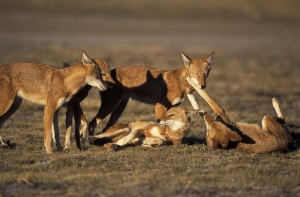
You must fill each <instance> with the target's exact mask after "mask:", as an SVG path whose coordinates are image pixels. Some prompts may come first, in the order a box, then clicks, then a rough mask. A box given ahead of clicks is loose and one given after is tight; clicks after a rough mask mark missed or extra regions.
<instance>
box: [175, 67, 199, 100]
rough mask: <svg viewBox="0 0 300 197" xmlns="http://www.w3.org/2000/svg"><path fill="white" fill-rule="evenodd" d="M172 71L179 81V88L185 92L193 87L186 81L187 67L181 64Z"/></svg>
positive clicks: (188, 91)
mask: <svg viewBox="0 0 300 197" xmlns="http://www.w3.org/2000/svg"><path fill="white" fill-rule="evenodd" d="M173 72H174V75H175V76H176V77H177V78H178V79H179V81H180V86H181V89H182V90H184V91H185V93H186V94H189V93H191V92H192V91H193V90H194V88H193V87H192V86H191V85H190V84H189V83H188V82H187V81H186V77H187V76H189V72H188V69H187V68H186V67H185V66H183V67H181V68H179V69H177V70H174V71H173Z"/></svg>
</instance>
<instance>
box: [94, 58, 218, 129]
mask: <svg viewBox="0 0 300 197" xmlns="http://www.w3.org/2000/svg"><path fill="white" fill-rule="evenodd" d="M213 56H214V53H211V54H210V55H208V56H206V57H205V58H203V59H191V58H189V57H188V56H187V55H185V54H184V53H182V59H183V62H184V66H183V67H181V68H178V69H177V70H163V69H157V68H150V67H145V66H124V67H119V68H116V69H113V70H112V71H111V76H112V78H113V79H114V81H115V83H116V84H115V85H113V86H114V88H113V89H111V90H107V91H104V92H100V95H101V107H100V109H99V111H98V114H97V115H96V117H95V118H94V119H93V120H92V121H91V122H90V124H89V131H90V135H94V130H95V128H96V126H97V124H99V123H100V122H101V121H102V120H103V119H104V118H105V117H106V116H108V115H109V114H111V117H110V119H109V121H108V123H107V125H106V127H105V128H104V129H103V130H104V131H105V130H106V129H107V128H108V127H110V126H112V125H114V124H115V123H116V122H117V121H118V119H119V118H120V116H121V114H122V113H123V111H124V109H125V107H126V105H127V103H128V101H129V99H130V98H132V99H134V100H137V101H141V102H143V103H147V104H153V105H155V112H156V119H157V120H158V121H159V120H160V119H161V118H162V117H163V116H164V115H165V113H166V111H167V110H168V109H170V108H171V107H173V106H177V105H179V104H180V103H181V102H182V101H183V100H184V98H185V97H186V96H187V97H188V98H189V99H194V97H193V96H192V94H191V93H192V92H193V91H194V88H193V87H192V86H191V85H190V84H189V83H188V82H187V81H186V77H187V76H189V77H190V78H191V79H192V80H193V81H194V82H195V83H196V84H197V86H199V87H200V88H201V89H204V88H205V87H206V78H207V77H208V75H209V72H210V69H211V67H210V65H211V63H212V60H213Z"/></svg>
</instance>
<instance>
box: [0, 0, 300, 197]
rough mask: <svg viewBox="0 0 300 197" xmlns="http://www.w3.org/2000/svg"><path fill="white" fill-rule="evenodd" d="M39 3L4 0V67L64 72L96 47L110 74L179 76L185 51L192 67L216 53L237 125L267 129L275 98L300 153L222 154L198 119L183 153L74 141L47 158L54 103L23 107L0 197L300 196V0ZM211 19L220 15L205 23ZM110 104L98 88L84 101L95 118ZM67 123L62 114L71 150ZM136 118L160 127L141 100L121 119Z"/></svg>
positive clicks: (213, 85)
mask: <svg viewBox="0 0 300 197" xmlns="http://www.w3.org/2000/svg"><path fill="white" fill-rule="evenodd" d="M29 2H30V3H29V4H24V5H23V4H22V3H21V4H14V3H11V2H10V3H3V2H1V5H2V6H1V12H0V17H1V19H2V20H0V26H1V30H0V62H1V65H3V64H6V63H11V62H19V61H30V62H31V61H32V62H40V63H48V64H52V65H54V66H57V67H62V63H63V62H69V63H74V62H75V60H78V59H79V58H80V53H81V51H82V50H85V51H86V52H87V53H88V54H89V55H90V56H92V57H99V58H103V59H105V60H106V61H107V62H108V63H109V64H110V66H111V68H115V67H118V66H123V65H129V64H131V65H147V66H151V67H160V68H165V69H176V68H179V67H180V66H182V65H183V62H182V59H181V56H180V52H181V51H183V52H185V53H186V54H188V55H189V56H191V57H193V58H200V57H204V56H206V55H208V54H209V53H211V52H212V51H214V52H215V58H214V60H213V64H212V71H211V74H210V76H209V78H208V81H207V82H208V86H207V89H206V90H207V92H208V93H209V94H210V95H212V96H213V97H214V98H215V99H216V100H217V101H218V102H219V103H220V104H221V106H222V107H223V108H224V109H225V110H226V113H227V114H228V115H229V117H230V118H231V119H232V120H234V121H245V122H249V123H258V124H260V121H261V119H262V117H263V116H264V115H266V114H275V111H274V109H273V108H272V104H271V98H272V97H277V98H278V99H279V102H280V104H281V108H282V111H283V113H284V115H285V116H286V120H287V127H288V129H289V130H290V131H291V132H292V133H293V135H294V140H295V142H294V149H293V150H291V151H290V152H288V153H285V154H275V153H273V154H251V153H246V152H240V151H236V150H216V151H212V150H210V149H209V148H207V146H206V145H205V126H204V124H203V121H202V119H201V117H199V116H195V117H193V119H192V122H193V126H192V128H191V130H190V133H189V135H188V137H187V139H186V141H185V142H186V143H185V144H183V145H180V146H179V147H176V148H174V147H160V148H153V149H147V148H143V147H130V148H126V149H122V150H120V151H118V152H112V151H109V150H106V149H104V148H103V147H98V146H92V145H88V144H86V145H85V150H84V151H78V150H77V149H76V146H75V142H74V136H72V148H71V149H70V150H68V151H64V152H56V153H54V154H53V155H46V154H45V150H44V148H43V106H38V105H35V104H32V103H29V102H26V101H24V102H23V104H22V106H21V108H20V110H19V111H18V112H17V113H16V114H15V115H14V116H13V117H12V118H11V119H10V120H9V121H7V123H6V124H5V125H4V126H3V127H2V128H1V136H2V137H3V138H4V139H5V140H11V142H12V143H14V144H15V148H14V149H0V173H1V175H0V196H259V195H261V196H262V195H263V196H300V170H299V164H300V150H299V146H300V137H299V135H300V110H299V109H300V99H299V98H300V88H299V87H300V80H299V76H300V71H299V66H300V57H299V51H300V48H299V46H300V38H299V33H300V27H299V25H298V23H297V20H298V19H299V15H298V14H297V13H298V12H295V11H294V9H295V7H297V6H296V5H297V4H298V2H297V1H285V4H281V3H280V2H281V1H278V2H277V1H276V2H275V3H273V4H274V5H272V6H270V8H269V5H268V6H266V5H265V3H263V2H260V1H249V2H248V1H244V3H242V4H239V5H237V4H235V3H234V1H228V2H229V3H228V4H223V3H222V4H218V3H214V1H211V2H212V3H211V4H209V3H199V4H195V2H192V3H194V4H195V6H192V4H188V5H189V6H188V5H185V6H183V5H181V6H175V5H174V6H168V5H167V4H166V5H165V4H153V3H150V2H147V3H146V4H145V5H141V4H139V3H138V2H136V1H134V0H132V2H133V4H130V5H129V4H128V5H127V4H126V5H120V4H118V3H117V2H114V1H110V2H111V3H107V4H105V5H99V4H97V3H96V5H97V6H95V7H93V6H90V5H84V6H79V5H77V4H70V5H67V4H64V3H62V4H61V5H59V6H58V5H56V4H51V5H47V3H46V1H45V2H44V1H29ZM72 2H77V3H78V4H80V3H81V1H72ZM97 2H98V1H97ZM197 2H198V1H197ZM218 2H219V1H218ZM245 2H246V3H245ZM69 3H70V2H69ZM177 3H180V2H177ZM47 6H49V7H50V8H51V9H46V7H47ZM147 6H148V7H147ZM190 6H192V7H193V9H192V10H193V11H192V12H188V11H189V7H190ZM70 7H71V8H72V9H75V10H76V11H72V12H71V11H70ZM79 7H80V8H79ZM82 7H84V8H85V9H82ZM58 8H59V9H58ZM97 8H99V10H101V12H97ZM167 8H169V9H168V12H167V13H164V11H163V10H164V9H167ZM205 8H206V9H205ZM95 10H96V11H95ZM153 10H156V11H157V14H155V13H154V11H153ZM203 10H210V12H207V13H205V12H204V13H203V12H201V14H199V15H198V14H197V11H203ZM110 11H111V12H110ZM214 13H216V14H214ZM276 13H277V14H276ZM196 99H197V101H198V103H199V106H201V107H202V108H203V109H205V110H207V111H209V112H211V110H210V108H209V106H208V105H207V104H206V103H205V102H204V101H203V100H202V99H201V98H200V97H198V96H196ZM183 105H184V106H186V107H188V108H191V106H190V104H189V103H188V102H187V101H185V102H184V103H183ZM99 106H100V99H99V95H98V92H97V90H95V89H93V90H92V91H91V92H90V94H89V97H88V98H87V99H86V100H84V101H83V102H82V107H83V110H84V112H85V114H86V116H87V118H88V119H89V120H91V119H92V118H93V117H94V115H95V114H96V113H97V110H98V108H99ZM64 115H65V109H61V110H60V116H59V125H60V130H61V141H62V142H63V141H64V135H63V130H64V128H65V124H64V120H65V117H64ZM137 119H149V120H154V119H155V114H154V108H153V106H149V105H145V104H142V103H138V102H135V101H130V102H129V104H128V106H127V108H126V110H125V112H124V114H123V115H122V117H121V118H120V120H119V122H121V123H127V122H129V121H133V120H137ZM106 121H107V119H105V120H104V121H103V123H101V124H100V125H99V126H98V127H97V131H98V132H99V131H100V130H101V127H102V126H103V125H105V123H106ZM53 147H54V146H53Z"/></svg>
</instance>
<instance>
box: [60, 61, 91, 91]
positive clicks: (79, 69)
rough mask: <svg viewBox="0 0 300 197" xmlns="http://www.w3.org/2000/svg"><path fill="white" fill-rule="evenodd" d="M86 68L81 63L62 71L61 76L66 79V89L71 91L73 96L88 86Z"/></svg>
mask: <svg viewBox="0 0 300 197" xmlns="http://www.w3.org/2000/svg"><path fill="white" fill-rule="evenodd" d="M85 72H86V70H85V68H84V66H82V65H80V64H79V63H77V64H75V65H73V66H70V67H67V68H64V69H61V75H62V76H63V78H64V87H65V88H66V89H67V90H70V91H71V94H75V93H77V92H78V91H79V90H80V89H81V88H83V87H84V86H86V78H85Z"/></svg>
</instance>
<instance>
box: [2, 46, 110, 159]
mask: <svg viewBox="0 0 300 197" xmlns="http://www.w3.org/2000/svg"><path fill="white" fill-rule="evenodd" d="M87 84H88V85H91V86H94V87H97V88H98V89H99V90H101V91H103V90H106V88H107V87H106V83H105V82H104V81H103V79H102V74H101V70H100V69H99V66H98V65H97V64H96V63H95V62H94V61H93V60H92V59H91V58H89V57H88V56H87V54H86V53H85V52H82V54H81V61H79V62H78V63H76V64H75V65H73V66H70V67H68V68H63V69H58V68H55V67H52V66H50V65H45V64H36V63H15V64H7V65H4V66H1V67H0V87H1V91H0V97H1V102H0V128H1V126H2V125H3V124H4V123H5V121H6V120H8V119H9V118H10V117H11V116H12V115H13V114H14V113H15V112H16V111H17V110H18V109H19V107H20V105H21V103H22V99H26V100H29V101H31V102H34V103H37V104H41V105H45V110H44V145H45V147H46V151H47V153H52V148H51V137H52V136H53V139H54V141H55V142H56V147H57V149H58V150H61V145H60V141H59V131H58V109H59V108H60V107H61V106H62V105H63V104H65V103H67V102H68V101H70V100H71V99H72V97H73V96H74V95H75V94H76V93H77V92H78V91H79V90H80V89H81V88H83V87H84V86H86V85H87ZM0 140H1V144H2V145H3V144H5V143H4V142H3V141H2V139H1V138H0Z"/></svg>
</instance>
